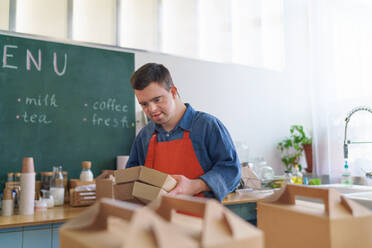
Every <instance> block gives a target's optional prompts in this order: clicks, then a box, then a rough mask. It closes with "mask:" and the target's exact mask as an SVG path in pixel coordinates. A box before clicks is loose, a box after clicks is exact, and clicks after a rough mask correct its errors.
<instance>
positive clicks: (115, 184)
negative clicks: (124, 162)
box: [96, 166, 177, 204]
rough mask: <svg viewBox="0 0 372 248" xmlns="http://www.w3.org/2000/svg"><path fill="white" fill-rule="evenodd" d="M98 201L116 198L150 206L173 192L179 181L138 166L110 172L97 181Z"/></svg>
mask: <svg viewBox="0 0 372 248" xmlns="http://www.w3.org/2000/svg"><path fill="white" fill-rule="evenodd" d="M96 183H97V189H96V191H97V199H100V198H102V197H108V198H114V199H117V200H122V201H129V202H134V203H139V204H148V203H149V202H151V201H153V200H155V199H156V198H158V197H159V196H160V195H163V194H166V192H169V191H171V190H172V189H173V188H174V187H175V186H176V184H177V181H176V180H175V179H174V178H173V177H171V176H170V175H168V174H165V173H162V172H160V171H157V170H154V169H151V168H147V167H144V166H136V167H132V168H128V169H122V170H117V171H108V172H106V173H103V174H101V175H100V176H99V177H98V178H97V179H96Z"/></svg>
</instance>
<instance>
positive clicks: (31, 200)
mask: <svg viewBox="0 0 372 248" xmlns="http://www.w3.org/2000/svg"><path fill="white" fill-rule="evenodd" d="M20 198H21V200H20V201H21V203H20V206H19V213H20V214H33V213H34V204H35V169H34V159H33V158H31V157H28V158H23V162H22V173H21V197H20Z"/></svg>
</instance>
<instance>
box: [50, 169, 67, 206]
mask: <svg viewBox="0 0 372 248" xmlns="http://www.w3.org/2000/svg"><path fill="white" fill-rule="evenodd" d="M50 194H51V195H52V196H53V199H54V205H55V206H61V205H63V203H64V199H65V187H64V184H63V175H62V166H54V167H53V178H52V181H51V183H50Z"/></svg>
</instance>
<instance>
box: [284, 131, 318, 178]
mask: <svg viewBox="0 0 372 248" xmlns="http://www.w3.org/2000/svg"><path fill="white" fill-rule="evenodd" d="M289 132H290V136H289V137H286V138H285V139H284V140H282V141H281V142H279V143H278V149H279V150H280V152H281V153H282V158H281V161H282V162H283V163H284V164H285V167H286V171H288V172H290V171H292V168H294V166H295V165H298V167H299V169H300V171H301V170H302V166H301V165H300V164H299V162H300V158H301V157H302V154H303V152H304V151H305V154H306V162H307V168H306V171H307V172H312V146H311V144H312V139H311V137H308V136H306V134H305V131H304V128H303V126H301V125H293V126H291V128H290V130H289Z"/></svg>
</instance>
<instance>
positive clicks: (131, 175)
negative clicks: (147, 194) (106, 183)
mask: <svg viewBox="0 0 372 248" xmlns="http://www.w3.org/2000/svg"><path fill="white" fill-rule="evenodd" d="M115 181H116V183H118V184H119V183H128V182H134V181H141V182H144V183H147V184H150V185H153V186H156V187H159V188H162V189H164V190H165V191H167V192H169V191H171V190H172V189H173V188H174V187H175V186H176V184H177V181H176V180H175V179H174V178H173V177H171V176H170V175H168V174H166V173H163V172H160V171H157V170H154V169H151V168H147V167H145V166H136V167H132V168H128V169H123V170H117V171H115Z"/></svg>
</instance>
